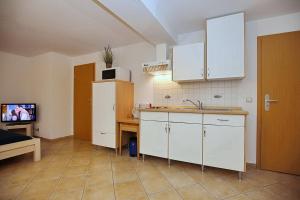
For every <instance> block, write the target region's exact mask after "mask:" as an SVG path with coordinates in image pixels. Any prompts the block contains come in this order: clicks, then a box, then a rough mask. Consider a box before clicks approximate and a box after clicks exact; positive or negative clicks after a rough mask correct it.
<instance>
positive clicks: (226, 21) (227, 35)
mask: <svg viewBox="0 0 300 200" xmlns="http://www.w3.org/2000/svg"><path fill="white" fill-rule="evenodd" d="M241 77H244V13H238V14H234V15H229V16H224V17H219V18H213V19H209V20H207V79H224V78H241Z"/></svg>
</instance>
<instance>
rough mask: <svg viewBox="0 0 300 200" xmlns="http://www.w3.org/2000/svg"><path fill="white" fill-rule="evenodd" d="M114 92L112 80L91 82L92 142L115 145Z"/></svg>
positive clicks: (113, 146) (114, 85)
mask: <svg viewBox="0 0 300 200" xmlns="http://www.w3.org/2000/svg"><path fill="white" fill-rule="evenodd" d="M115 94H116V84H115V83H114V82H104V83H101V84H99V83H93V130H92V132H93V134H92V135H93V137H92V142H93V144H96V145H101V146H105V147H111V148H115V147H116V146H115V144H116V143H115V132H116V112H115V103H116V95H115Z"/></svg>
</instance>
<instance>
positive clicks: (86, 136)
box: [74, 63, 95, 140]
mask: <svg viewBox="0 0 300 200" xmlns="http://www.w3.org/2000/svg"><path fill="white" fill-rule="evenodd" d="M94 80H95V63H90V64H84V65H78V66H75V67H74V137H75V138H78V139H83V140H91V135H92V82H93V81H94Z"/></svg>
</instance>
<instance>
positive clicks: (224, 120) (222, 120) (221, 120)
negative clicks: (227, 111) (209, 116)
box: [217, 119, 229, 122]
mask: <svg viewBox="0 0 300 200" xmlns="http://www.w3.org/2000/svg"><path fill="white" fill-rule="evenodd" d="M217 120H218V121H220V122H228V121H229V119H217Z"/></svg>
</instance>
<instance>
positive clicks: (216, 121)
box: [203, 114, 245, 126]
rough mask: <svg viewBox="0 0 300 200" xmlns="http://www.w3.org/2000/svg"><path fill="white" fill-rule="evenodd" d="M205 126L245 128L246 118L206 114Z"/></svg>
mask: <svg viewBox="0 0 300 200" xmlns="http://www.w3.org/2000/svg"><path fill="white" fill-rule="evenodd" d="M203 124H212V125H221V126H245V116H244V115H211V114H204V116H203Z"/></svg>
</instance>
